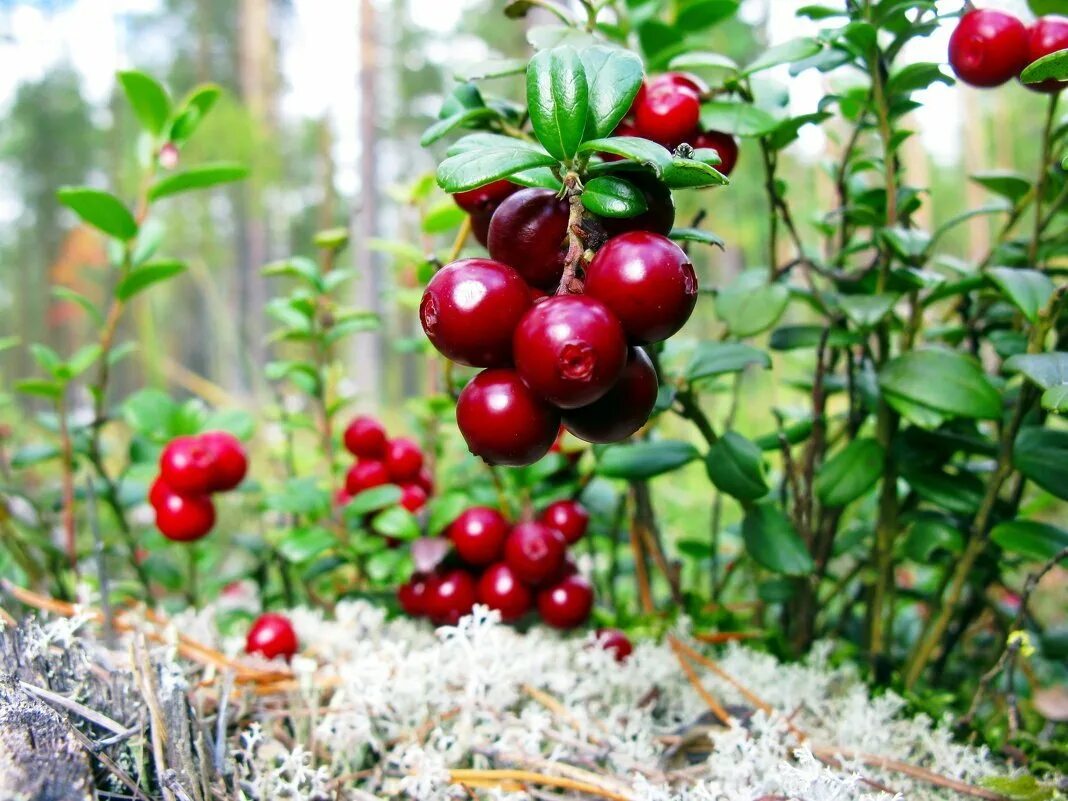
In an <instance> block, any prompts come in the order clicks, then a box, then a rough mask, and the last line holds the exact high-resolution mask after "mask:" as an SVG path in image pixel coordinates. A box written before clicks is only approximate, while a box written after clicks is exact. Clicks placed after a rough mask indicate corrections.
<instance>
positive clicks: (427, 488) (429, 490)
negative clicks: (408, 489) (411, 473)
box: [415, 467, 434, 497]
mask: <svg viewBox="0 0 1068 801" xmlns="http://www.w3.org/2000/svg"><path fill="white" fill-rule="evenodd" d="M415 483H416V484H418V485H419V486H420V487H422V488H423V492H425V493H426V494H427V497H429V496H431V495H433V494H434V476H433V475H432V474H431V472H430V469H429V468H427V467H424V468H423V469H422V470H420V471H419V475H418V476H416V477H415Z"/></svg>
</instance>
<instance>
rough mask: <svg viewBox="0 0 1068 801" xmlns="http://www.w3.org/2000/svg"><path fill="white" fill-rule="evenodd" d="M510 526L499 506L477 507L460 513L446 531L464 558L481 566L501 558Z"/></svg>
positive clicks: (470, 563) (458, 552)
mask: <svg viewBox="0 0 1068 801" xmlns="http://www.w3.org/2000/svg"><path fill="white" fill-rule="evenodd" d="M508 529H509V525H508V521H507V520H505V519H504V515H502V514H501V513H500V512H498V511H497V510H496V509H490V508H489V507H488V506H474V507H472V508H470V509H466V510H465V511H463V512H461V513H460V515H459V517H457V518H456V519H455V520H453V521H452V524H451V525H450V526H449V529H448V531H447V532H446V533H447V535H448V537H449V539H450V540H452V544H453V545H454V546H455V547H456V553H457V554H459V555H460V558H461V559H463V560H464V561H465V562H467V563H468V564H469V565H479V566H481V565H488V564H489V563H490V562H495V561H497V560H498V559H499V558H500V556H501V549H502V548H503V547H504V540H505V538H506V537H507V536H508Z"/></svg>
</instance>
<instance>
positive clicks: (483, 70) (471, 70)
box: [453, 58, 527, 82]
mask: <svg viewBox="0 0 1068 801" xmlns="http://www.w3.org/2000/svg"><path fill="white" fill-rule="evenodd" d="M526 69H527V61H526V59H523V58H495V59H487V60H486V61H478V62H476V63H474V64H466V65H464V66H462V67H460V68H459V69H457V70H456V71H455V72H454V73H453V77H454V78H456V80H458V81H465V82H467V81H480V80H485V79H486V78H503V77H504V76H506V75H520V74H522V73H524V72H526Z"/></svg>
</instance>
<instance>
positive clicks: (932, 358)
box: [879, 349, 1001, 420]
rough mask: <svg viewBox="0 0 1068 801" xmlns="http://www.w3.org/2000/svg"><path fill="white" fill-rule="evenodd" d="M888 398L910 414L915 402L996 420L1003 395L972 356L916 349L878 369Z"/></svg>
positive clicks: (957, 414)
mask: <svg viewBox="0 0 1068 801" xmlns="http://www.w3.org/2000/svg"><path fill="white" fill-rule="evenodd" d="M879 386H880V387H881V388H882V391H883V393H884V394H885V396H886V400H887V402H888V403H889V404H890V405H891V406H893V407H894V408H895V409H897V410H898V411H899V412H900V413H901V414H903V415H905V416H906V417H907V416H908V414H909V412H910V411H912V409H911V406H913V405H915V406H918V407H921V408H926V409H929V410H931V411H934V412H937V413H938V414H940V415H944V416H950V417H970V418H977V419H980V420H994V419H996V418H998V417H1000V416H1001V395H1000V394H999V393H998V391H997V389H996V388H995V387H994V385H993V384H991V383H990V380H989V379H988V378H987V377H986V375H984V373H983V371H982V368H981V367H979V365H978V364H977V363H976V362H975V361H973V360H972V359H970V358H969V357H967V356H965V355H963V354H961V353H956V352H953V351H946V350H935V349H928V350H915V351H910V352H908V353H905V354H902V355H901V356H898V357H897V358H895V359H893V360H891V361H890V362H888V363H887V364H886V365H884V366H883V369H882V370H881V371H880V373H879Z"/></svg>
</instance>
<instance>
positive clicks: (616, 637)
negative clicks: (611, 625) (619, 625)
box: [597, 629, 634, 662]
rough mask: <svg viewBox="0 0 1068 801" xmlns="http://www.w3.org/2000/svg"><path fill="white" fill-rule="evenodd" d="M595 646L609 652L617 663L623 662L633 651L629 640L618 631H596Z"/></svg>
mask: <svg viewBox="0 0 1068 801" xmlns="http://www.w3.org/2000/svg"><path fill="white" fill-rule="evenodd" d="M597 644H598V645H599V646H601V648H603V649H604V650H606V651H608V652H610V653H611V654H612V655H613V656H614V657H615V658H616V661H617V662H625V661H626V660H627V657H628V656H630V655H631V653H632V652H633V651H634V646H633V645H631V642H630V639H629V638H628V637H627V635H626V634H624V633H623V632H622V631H620V630H619V629H597Z"/></svg>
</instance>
